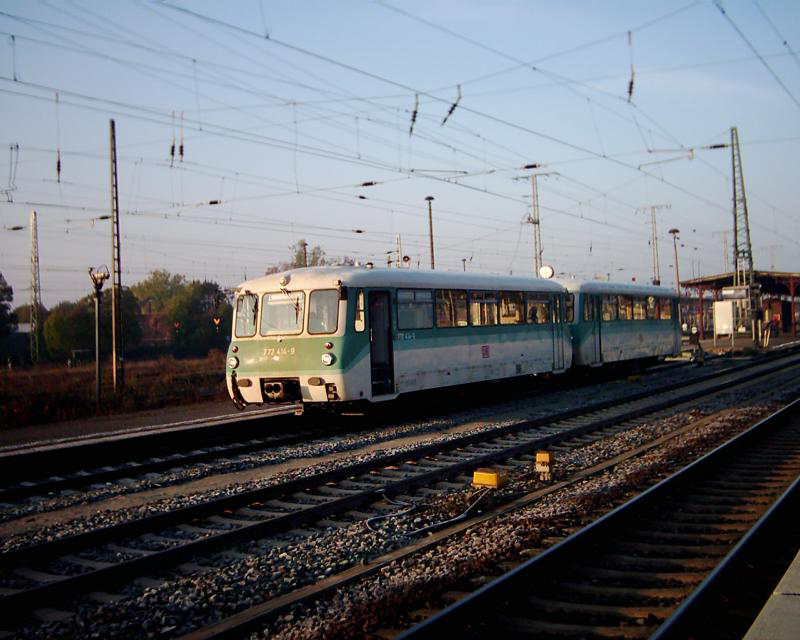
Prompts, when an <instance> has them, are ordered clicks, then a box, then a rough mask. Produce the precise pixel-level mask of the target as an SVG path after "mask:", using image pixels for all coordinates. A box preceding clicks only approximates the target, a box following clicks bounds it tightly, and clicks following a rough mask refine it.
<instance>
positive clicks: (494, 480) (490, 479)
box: [472, 469, 506, 489]
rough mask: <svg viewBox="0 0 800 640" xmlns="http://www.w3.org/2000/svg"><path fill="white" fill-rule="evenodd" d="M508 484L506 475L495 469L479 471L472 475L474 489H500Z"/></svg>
mask: <svg viewBox="0 0 800 640" xmlns="http://www.w3.org/2000/svg"><path fill="white" fill-rule="evenodd" d="M505 483H506V474H505V473H503V472H502V471H495V470H494V469H478V470H477V471H475V473H473V474H472V486H473V487H489V488H490V489H499V488H500V487H502V486H503V485H504V484H505Z"/></svg>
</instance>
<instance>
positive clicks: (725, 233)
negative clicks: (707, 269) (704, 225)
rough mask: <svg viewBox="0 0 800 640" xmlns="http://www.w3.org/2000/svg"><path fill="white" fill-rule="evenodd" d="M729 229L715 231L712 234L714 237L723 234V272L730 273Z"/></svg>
mask: <svg viewBox="0 0 800 640" xmlns="http://www.w3.org/2000/svg"><path fill="white" fill-rule="evenodd" d="M729 233H730V232H729V231H714V232H713V233H712V234H711V235H712V236H713V237H715V238H716V237H717V236H722V265H723V273H728V268H729V265H728V234H729Z"/></svg>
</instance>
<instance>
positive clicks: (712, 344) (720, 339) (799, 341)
mask: <svg viewBox="0 0 800 640" xmlns="http://www.w3.org/2000/svg"><path fill="white" fill-rule="evenodd" d="M700 344H701V345H702V347H703V350H704V351H705V352H706V353H716V354H731V353H733V354H744V353H748V352H749V351H750V350H751V349H754V348H756V347H754V346H753V339H752V337H751V335H750V334H749V333H747V334H740V335H737V336H735V339H734V341H733V343H732V344H731V338H730V336H717V339H716V340H714V339H713V338H704V339H703V340H701V341H700ZM795 345H800V335H798V336H792V334H791V333H780V334H779V335H777V336H772V337H770V339H769V343H768V344H767V346H766V347H765V349H766V350H774V349H781V348H787V347H790V346H795ZM683 349H684V351H691V350H692V345H691V343H690V342H689V339H688V338H687V337H685V336H684V338H683Z"/></svg>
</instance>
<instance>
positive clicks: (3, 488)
mask: <svg viewBox="0 0 800 640" xmlns="http://www.w3.org/2000/svg"><path fill="white" fill-rule="evenodd" d="M662 366H663V365H662ZM749 366H753V363H745V364H738V365H735V366H734V367H733V368H734V369H735V368H737V367H749ZM724 373H725V369H723V370H722V371H715V372H713V373H710V374H705V375H703V376H700V377H699V378H697V379H710V378H713V377H715V376H719V375H723V374H724ZM528 393H530V392H528ZM296 410H297V407H295V406H288V407H283V406H281V407H272V408H268V409H264V410H259V411H257V412H253V415H247V414H244V415H243V416H242V418H241V420H240V421H235V422H234V421H231V420H230V419H226V420H223V421H208V422H202V423H200V424H197V425H195V424H189V425H184V426H181V427H180V428H177V429H175V428H170V427H169V426H167V427H165V428H159V429H154V430H147V431H145V432H143V433H137V432H134V433H126V434H123V435H116V436H114V435H112V436H111V437H101V438H93V439H90V441H89V442H83V441H78V442H66V443H60V444H55V445H48V446H44V447H37V446H32V447H25V448H23V449H22V450H7V451H0V504H14V503H18V502H20V501H21V500H24V499H26V498H30V497H37V498H41V497H44V496H48V495H53V494H56V493H59V492H64V491H67V492H76V491H85V490H86V489H91V488H93V487H97V486H99V485H103V484H106V483H112V482H116V481H119V480H124V481H126V482H130V481H132V480H133V479H135V478H141V477H143V476H146V475H147V474H156V473H161V472H164V471H168V470H172V469H175V468H177V467H182V466H189V465H195V464H202V463H207V462H212V461H215V460H220V459H223V458H233V457H236V456H240V455H247V454H250V453H256V452H259V451H264V450H266V449H269V448H277V447H281V446H286V445H291V444H296V443H302V442H305V441H308V440H311V439H313V438H315V437H319V436H321V435H333V434H335V433H340V432H343V431H348V430H357V428H358V426H354V425H353V424H352V421H350V423H349V424H346V425H345V424H339V425H338V426H332V425H331V424H330V421H329V420H327V421H324V422H321V421H314V420H304V421H302V422H298V421H297V420H291V419H289V420H287V419H286V418H287V417H288V416H290V415H291V416H292V417H294V416H293V414H294V413H295V412H296ZM267 421H268V424H266V422H267ZM267 427H268V428H269V433H268V434H267V435H263V436H256V437H253V436H254V433H256V434H257V433H260V432H261V431H262V430H264V429H265V428H267ZM287 431H288V433H287ZM187 442H190V443H193V444H194V447H195V448H192V449H188V448H187V444H186V443H187ZM98 461H102V464H101V465H98ZM39 469H47V475H46V476H42V475H41V472H39V471H37V470H39Z"/></svg>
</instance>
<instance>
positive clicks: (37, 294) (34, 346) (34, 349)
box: [30, 211, 42, 362]
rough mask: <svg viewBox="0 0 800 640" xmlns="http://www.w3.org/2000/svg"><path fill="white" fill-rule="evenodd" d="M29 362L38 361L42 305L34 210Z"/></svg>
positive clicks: (32, 221)
mask: <svg viewBox="0 0 800 640" xmlns="http://www.w3.org/2000/svg"><path fill="white" fill-rule="evenodd" d="M30 226H31V300H30V314H31V332H30V351H31V362H38V361H39V308H40V307H41V306H42V286H41V282H40V280H39V231H38V227H37V222H36V212H35V211H31V225H30Z"/></svg>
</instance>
